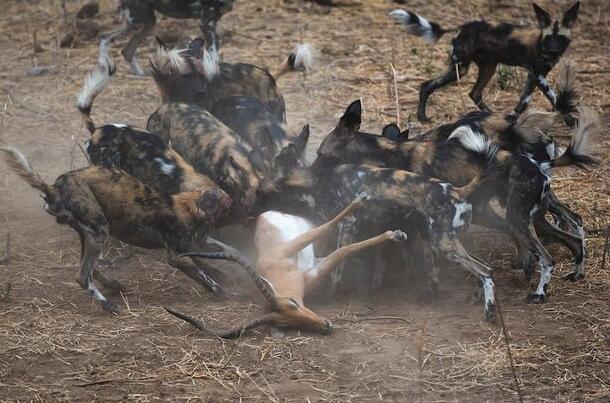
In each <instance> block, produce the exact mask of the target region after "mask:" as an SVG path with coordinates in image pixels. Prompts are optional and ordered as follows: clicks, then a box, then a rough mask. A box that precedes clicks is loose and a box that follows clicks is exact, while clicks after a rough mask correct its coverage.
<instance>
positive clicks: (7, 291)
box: [0, 283, 13, 302]
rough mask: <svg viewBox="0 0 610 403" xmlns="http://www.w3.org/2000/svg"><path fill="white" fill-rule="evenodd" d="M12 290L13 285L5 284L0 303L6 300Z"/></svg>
mask: <svg viewBox="0 0 610 403" xmlns="http://www.w3.org/2000/svg"><path fill="white" fill-rule="evenodd" d="M12 288H13V285H12V284H11V283H6V287H4V293H3V294H2V297H0V302H5V301H6V300H7V299H8V296H9V294H10V293H11V289H12Z"/></svg>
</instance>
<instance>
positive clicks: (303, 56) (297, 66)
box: [274, 43, 314, 79]
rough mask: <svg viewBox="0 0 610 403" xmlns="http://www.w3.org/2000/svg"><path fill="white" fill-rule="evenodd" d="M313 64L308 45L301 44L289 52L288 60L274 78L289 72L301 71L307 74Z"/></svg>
mask: <svg viewBox="0 0 610 403" xmlns="http://www.w3.org/2000/svg"><path fill="white" fill-rule="evenodd" d="M313 64H314V51H313V49H312V47H311V46H310V45H309V44H308V43H301V44H299V45H297V46H296V47H295V48H294V49H293V50H292V52H290V54H289V55H288V58H287V59H286V61H285V62H284V64H283V65H282V66H281V67H280V69H279V71H278V72H277V73H275V74H274V76H275V78H276V79H277V78H279V77H280V76H282V75H284V74H286V73H288V72H289V71H303V72H305V73H309V72H310V71H311V69H312V68H313Z"/></svg>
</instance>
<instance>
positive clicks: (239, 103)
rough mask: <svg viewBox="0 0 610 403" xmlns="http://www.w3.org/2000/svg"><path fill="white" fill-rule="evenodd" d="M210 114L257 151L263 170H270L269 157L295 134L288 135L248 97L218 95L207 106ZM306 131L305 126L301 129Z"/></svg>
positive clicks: (259, 102)
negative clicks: (220, 96) (213, 101)
mask: <svg viewBox="0 0 610 403" xmlns="http://www.w3.org/2000/svg"><path fill="white" fill-rule="evenodd" d="M210 113H211V114H212V115H214V116H215V117H216V118H218V120H220V121H221V122H222V123H224V124H225V125H227V126H228V127H229V128H231V129H232V130H233V131H234V132H235V133H236V134H238V135H239V136H240V138H241V139H242V140H243V141H245V142H246V143H248V144H250V145H251V146H252V148H253V149H255V150H258V151H260V153H261V154H262V158H263V163H264V165H265V170H266V171H269V170H270V169H271V164H272V163H273V159H274V158H275V156H276V155H277V154H278V153H279V152H280V150H281V149H282V148H284V147H285V146H286V145H288V143H290V142H291V141H294V140H295V138H298V136H295V135H289V134H288V133H289V130H288V128H287V127H286V125H285V124H283V123H280V122H278V121H277V120H276V119H274V117H273V116H272V114H271V112H270V111H269V110H268V108H267V107H266V106H265V104H263V103H262V102H261V101H260V100H258V99H257V98H254V97H251V96H232V97H226V98H222V99H221V100H219V101H218V102H216V103H215V104H214V106H213V107H212V108H211V109H210ZM305 132H307V133H308V132H309V125H305V126H304V127H303V129H302V131H301V135H302V136H306V134H304V133H305Z"/></svg>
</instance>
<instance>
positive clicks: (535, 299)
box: [527, 293, 544, 304]
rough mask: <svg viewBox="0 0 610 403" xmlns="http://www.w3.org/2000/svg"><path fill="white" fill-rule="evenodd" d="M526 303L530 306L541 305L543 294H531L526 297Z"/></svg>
mask: <svg viewBox="0 0 610 403" xmlns="http://www.w3.org/2000/svg"><path fill="white" fill-rule="evenodd" d="M527 302H529V303H531V304H542V303H543V302H544V294H536V293H531V294H528V296H527Z"/></svg>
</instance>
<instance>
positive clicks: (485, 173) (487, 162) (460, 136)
mask: <svg viewBox="0 0 610 403" xmlns="http://www.w3.org/2000/svg"><path fill="white" fill-rule="evenodd" d="M450 139H457V140H458V141H459V142H460V143H461V144H462V146H463V147H464V148H467V149H469V150H471V151H474V152H475V153H477V154H479V155H480V156H481V157H482V158H483V160H484V164H483V167H482V168H481V170H480V171H479V173H478V174H477V175H475V177H474V178H472V180H471V181H470V182H468V183H467V184H466V185H464V186H462V187H454V188H453V189H454V190H455V191H456V192H457V193H458V195H459V196H460V198H461V199H466V198H468V196H470V195H471V194H472V193H473V192H474V191H475V190H477V189H478V188H479V187H480V186H481V184H482V183H483V182H484V181H485V180H487V179H490V178H493V177H495V176H497V175H498V174H500V172H502V170H503V168H504V162H503V161H502V160H501V159H499V158H497V156H498V155H497V154H498V151H499V150H500V146H499V145H498V144H493V143H492V142H491V141H489V139H488V138H487V137H486V136H485V135H483V134H481V133H479V132H477V131H474V130H472V128H471V127H469V126H460V127H458V128H457V129H455V130H454V131H453V133H451V135H450V136H449V140H450Z"/></svg>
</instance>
